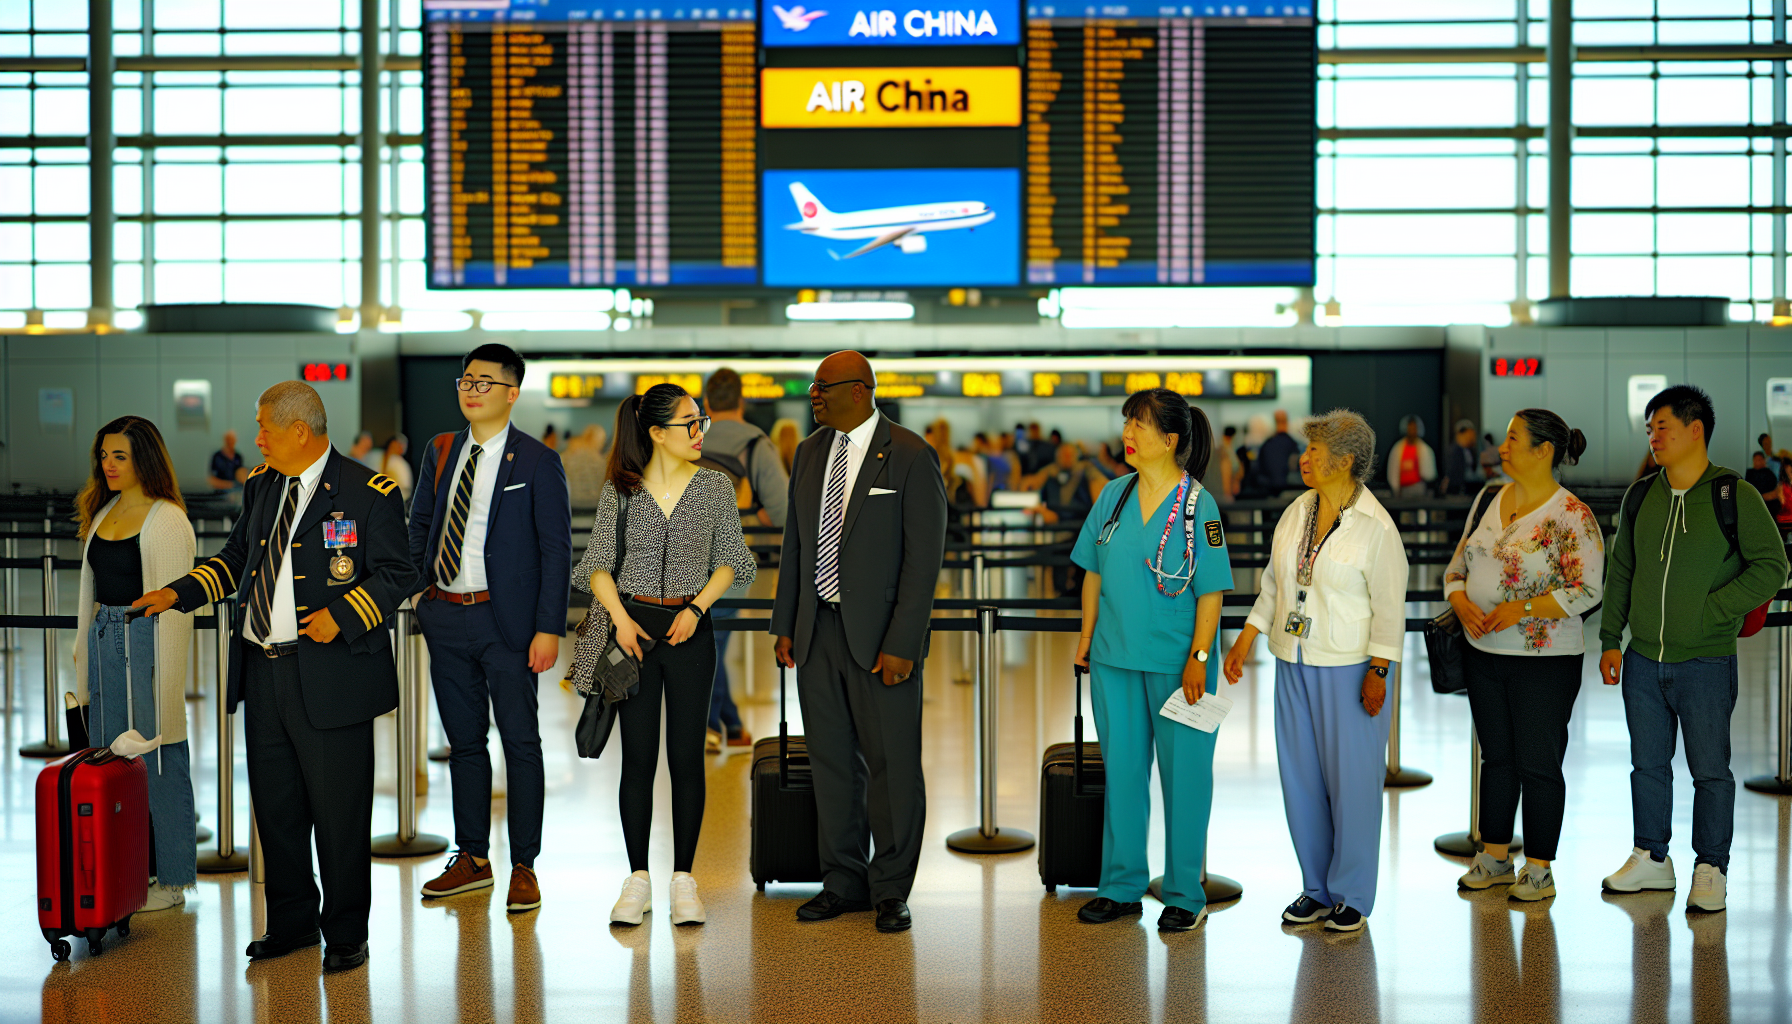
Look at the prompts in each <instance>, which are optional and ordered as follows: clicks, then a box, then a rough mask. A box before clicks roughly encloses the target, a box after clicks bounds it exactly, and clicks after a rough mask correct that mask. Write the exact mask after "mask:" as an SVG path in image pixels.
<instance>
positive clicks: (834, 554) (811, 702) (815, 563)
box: [771, 351, 946, 932]
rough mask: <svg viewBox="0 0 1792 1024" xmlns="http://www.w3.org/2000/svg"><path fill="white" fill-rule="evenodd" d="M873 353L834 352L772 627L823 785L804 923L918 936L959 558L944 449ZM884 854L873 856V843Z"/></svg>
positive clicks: (797, 482)
mask: <svg viewBox="0 0 1792 1024" xmlns="http://www.w3.org/2000/svg"><path fill="white" fill-rule="evenodd" d="M876 388H877V378H876V377H875V376H873V375H872V372H871V364H870V362H868V361H867V360H866V359H865V357H864V356H862V355H860V354H859V353H857V352H850V351H849V352H836V353H834V354H833V355H831V356H828V357H827V358H826V359H823V360H822V361H821V365H820V366H819V367H817V368H816V371H815V380H814V381H813V382H812V383H811V384H810V385H809V406H810V408H811V409H812V410H813V411H814V414H815V422H816V423H818V424H820V425H821V429H819V430H817V431H815V433H813V434H811V435H809V437H808V439H807V440H805V441H803V443H802V444H801V445H798V446H797V455H796V463H795V466H794V468H793V469H792V471H791V474H790V502H789V504H788V506H787V509H788V514H787V517H786V518H785V520H784V546H783V553H782V556H781V557H782V562H781V564H780V569H779V572H778V596H777V601H776V603H775V605H774V607H773V609H772V623H771V632H772V634H773V635H775V636H776V637H777V638H778V639H777V644H776V653H777V658H778V663H779V664H781V665H784V666H786V667H790V668H795V669H796V670H797V693H798V695H799V697H800V698H801V701H802V708H803V722H804V725H805V726H806V733H805V735H806V737H807V741H808V744H809V763H810V767H811V770H812V771H813V775H814V780H815V783H814V784H815V808H816V812H817V814H816V817H817V840H818V843H819V846H820V852H821V870H822V885H823V889H822V891H821V894H820V895H818V896H816V897H815V898H814V899H812V900H810V901H809V902H807V903H805V904H803V905H802V906H801V907H800V908H798V910H797V917H798V918H799V919H801V920H804V921H824V920H828V919H830V918H835V917H838V916H840V915H841V914H844V913H849V912H855V911H866V910H871V909H872V908H873V907H874V906H875V908H876V910H877V930H878V931H880V932H898V931H907V930H908V928H909V926H910V924H911V917H910V914H909V909H908V896H909V893H910V891H911V890H912V889H913V888H914V884H915V868H916V866H917V864H918V863H919V862H920V859H921V832H922V826H923V825H924V824H925V823H926V817H927V793H926V784H925V782H924V780H923V777H922V773H921V678H922V672H921V669H922V663H923V661H924V659H925V658H926V656H927V646H928V643H927V642H928V622H929V619H930V618H931V616H932V614H933V593H934V585H935V583H936V582H937V581H938V580H939V575H940V565H941V563H942V562H943V561H944V560H945V551H946V491H945V486H944V483H943V477H942V476H941V473H940V465H939V461H938V457H937V455H936V453H935V452H934V450H933V448H932V447H931V446H929V445H928V443H927V442H926V441H925V440H923V439H922V438H921V437H920V436H919V435H917V434H915V432H914V431H912V430H908V429H907V428H905V427H902V426H900V425H898V424H896V423H894V422H892V421H891V420H890V419H889V418H888V417H886V416H884V415H882V414H880V413H879V412H878V411H877V406H876V405H875V404H874V402H873V395H874V393H875V391H876ZM870 840H875V841H876V844H877V846H876V849H877V853H876V856H875V857H872V858H871V859H870V860H869V861H867V853H868V851H867V849H866V847H867V845H868V841H870Z"/></svg>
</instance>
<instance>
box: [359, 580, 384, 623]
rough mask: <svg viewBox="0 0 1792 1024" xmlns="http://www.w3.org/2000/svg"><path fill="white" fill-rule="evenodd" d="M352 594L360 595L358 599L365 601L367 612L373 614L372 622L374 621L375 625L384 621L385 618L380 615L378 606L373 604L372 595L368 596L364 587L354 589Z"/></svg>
mask: <svg viewBox="0 0 1792 1024" xmlns="http://www.w3.org/2000/svg"><path fill="white" fill-rule="evenodd" d="M354 592H355V593H356V594H358V595H360V599H361V600H362V601H365V602H366V603H367V610H368V611H369V612H371V613H372V614H373V621H374V624H375V625H378V624H379V623H381V622H384V621H386V617H385V616H384V615H382V614H380V606H379V605H377V604H374V603H373V595H372V594H369V593H368V592H367V588H366V587H356V588H355V590H354Z"/></svg>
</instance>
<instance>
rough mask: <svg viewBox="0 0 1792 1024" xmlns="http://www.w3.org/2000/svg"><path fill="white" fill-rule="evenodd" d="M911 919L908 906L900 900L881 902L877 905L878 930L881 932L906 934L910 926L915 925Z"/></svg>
mask: <svg viewBox="0 0 1792 1024" xmlns="http://www.w3.org/2000/svg"><path fill="white" fill-rule="evenodd" d="M914 923H915V922H914V919H913V918H911V917H909V913H908V904H907V903H904V902H903V901H901V900H899V899H887V900H879V901H878V904H877V930H878V931H880V932H906V931H908V928H909V925H911V924H914Z"/></svg>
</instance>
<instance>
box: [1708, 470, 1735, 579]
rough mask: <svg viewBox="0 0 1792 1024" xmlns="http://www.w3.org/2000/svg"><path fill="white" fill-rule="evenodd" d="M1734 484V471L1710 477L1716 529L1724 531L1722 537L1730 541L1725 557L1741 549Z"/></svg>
mask: <svg viewBox="0 0 1792 1024" xmlns="http://www.w3.org/2000/svg"><path fill="white" fill-rule="evenodd" d="M1736 485H1737V479H1736V475H1735V474H1734V473H1725V474H1723V475H1722V476H1715V477H1712V478H1711V509H1712V511H1713V512H1715V513H1716V514H1717V526H1718V529H1720V530H1722V531H1723V532H1724V539H1725V540H1727V541H1729V542H1730V549H1729V551H1728V552H1727V553H1726V554H1725V556H1724V557H1725V558H1728V557H1729V556H1730V555H1733V554H1738V553H1740V552H1741V551H1742V538H1741V529H1740V527H1738V525H1737V518H1738V517H1737V511H1736Z"/></svg>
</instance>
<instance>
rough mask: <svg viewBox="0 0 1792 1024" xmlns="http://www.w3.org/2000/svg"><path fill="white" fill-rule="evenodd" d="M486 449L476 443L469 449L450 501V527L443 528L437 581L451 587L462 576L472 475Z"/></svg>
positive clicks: (470, 501)
mask: <svg viewBox="0 0 1792 1024" xmlns="http://www.w3.org/2000/svg"><path fill="white" fill-rule="evenodd" d="M483 450H484V449H482V448H480V447H479V446H478V445H473V447H472V448H471V449H469V450H468V452H467V465H466V468H465V469H462V470H461V471H460V481H459V483H457V484H456V485H455V488H454V500H453V501H451V502H449V503H448V528H447V529H446V530H443V531H442V553H441V554H439V555H437V556H436V583H437V585H439V586H444V587H446V586H448V585H450V584H452V583H453V582H454V578H455V577H456V576H459V575H460V546H461V543H462V541H463V540H465V538H466V534H467V514H468V513H469V512H471V511H472V509H473V478H474V477H475V476H477V475H479V455H480V452H482V451H483Z"/></svg>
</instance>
